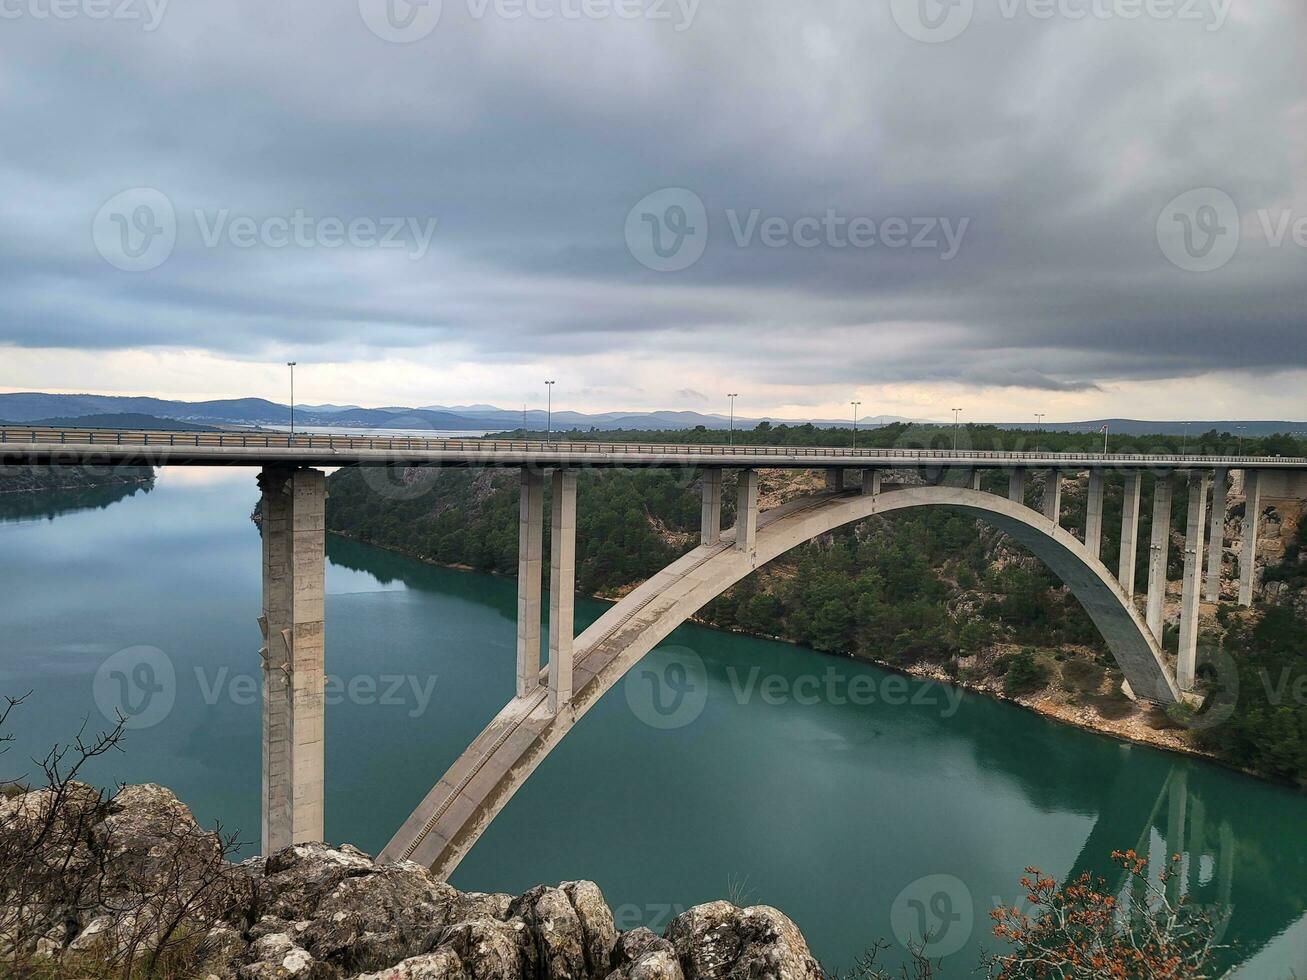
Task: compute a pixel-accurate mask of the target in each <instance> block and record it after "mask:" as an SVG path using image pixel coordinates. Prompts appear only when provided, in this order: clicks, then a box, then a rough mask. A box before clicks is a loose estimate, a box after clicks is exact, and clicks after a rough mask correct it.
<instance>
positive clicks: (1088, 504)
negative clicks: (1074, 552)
mask: <svg viewBox="0 0 1307 980" xmlns="http://www.w3.org/2000/svg"><path fill="white" fill-rule="evenodd" d="M1085 547H1086V548H1088V549H1089V553H1090V554H1091V555H1093V556H1094V557H1095V558H1097V557H1099V556H1100V555H1101V554H1102V552H1103V471H1102V470H1090V471H1089V496H1088V497H1087V498H1086V499H1085Z"/></svg>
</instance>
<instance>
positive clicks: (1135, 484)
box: [1116, 471, 1141, 597]
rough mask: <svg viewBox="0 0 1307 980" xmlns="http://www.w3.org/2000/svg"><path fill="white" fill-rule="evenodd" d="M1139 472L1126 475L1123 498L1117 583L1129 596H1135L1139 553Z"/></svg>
mask: <svg viewBox="0 0 1307 980" xmlns="http://www.w3.org/2000/svg"><path fill="white" fill-rule="evenodd" d="M1140 482H1141V477H1140V475H1139V473H1138V471H1131V472H1129V473H1127V474H1126V475H1125V492H1124V496H1123V497H1122V498H1121V559H1120V563H1119V564H1118V566H1117V575H1116V578H1117V581H1118V582H1120V583H1121V590H1122V591H1123V592H1124V593H1125V594H1126V595H1128V596H1131V597H1133V596H1134V594H1135V556H1136V555H1137V554H1138V551H1139V485H1140Z"/></svg>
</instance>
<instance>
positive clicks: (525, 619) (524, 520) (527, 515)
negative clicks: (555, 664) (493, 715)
mask: <svg viewBox="0 0 1307 980" xmlns="http://www.w3.org/2000/svg"><path fill="white" fill-rule="evenodd" d="M544 530H545V477H544V474H543V473H541V472H540V471H539V470H535V469H530V468H527V467H523V469H522V491H521V499H520V501H519V504H518V522H517V696H518V697H519V698H523V697H526V696H527V695H528V694H532V693H534V692H535V691H536V690H537V689H538V688H539V687H540V576H541V573H542V572H543V570H544V569H543V564H544V536H545V535H544Z"/></svg>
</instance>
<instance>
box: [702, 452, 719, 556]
mask: <svg viewBox="0 0 1307 980" xmlns="http://www.w3.org/2000/svg"><path fill="white" fill-rule="evenodd" d="M702 472H703V509H702V511H701V512H700V518H699V543H700V544H716V543H717V542H718V541H720V540H721V537H722V471H721V469H719V468H718V467H715V466H714V467H712V468H711V469H706V470H703V471H702Z"/></svg>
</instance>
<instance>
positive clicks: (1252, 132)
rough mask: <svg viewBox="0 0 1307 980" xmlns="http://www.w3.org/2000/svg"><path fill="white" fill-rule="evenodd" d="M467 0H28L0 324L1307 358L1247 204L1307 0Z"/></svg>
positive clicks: (258, 334) (1094, 380)
mask: <svg viewBox="0 0 1307 980" xmlns="http://www.w3.org/2000/svg"><path fill="white" fill-rule="evenodd" d="M444 6H445V10H444V16H443V17H442V20H441V22H440V24H439V26H438V27H437V28H436V29H435V31H434V32H433V33H432V34H431V36H430V37H428V38H426V39H424V40H422V41H420V42H417V43H415V44H411V45H392V44H386V43H384V42H382V41H381V40H379V39H378V38H377V37H375V36H373V35H372V34H371V33H370V32H369V31H368V30H367V29H366V28H365V27H364V25H363V22H362V20H361V18H360V17H359V14H358V10H357V8H356V6H355V4H354V3H351V2H342V3H337V4H321V3H314V2H310V0H298V2H282V3H278V4H275V5H267V4H255V3H253V2H246V0H233V2H232V3H230V4H224V5H222V6H221V7H220V8H219V7H212V8H210V7H205V6H203V5H194V4H192V5H181V4H174V5H173V6H170V7H169V8H168V9H167V10H166V13H165V16H164V20H163V22H162V25H161V26H160V28H159V29H158V30H157V31H155V32H153V33H145V32H143V31H141V30H140V29H139V28H138V27H136V26H133V25H129V24H124V23H115V22H112V21H106V22H101V21H90V20H87V19H85V18H82V19H74V20H70V21H37V20H33V19H31V18H30V17H28V18H25V19H24V18H20V19H18V20H12V21H8V22H6V23H5V25H4V31H3V34H0V52H3V54H4V59H3V63H4V66H5V67H4V68H2V69H0V73H2V74H0V77H3V78H4V80H5V81H6V82H7V83H8V84H5V85H3V86H2V87H0V125H2V126H3V129H4V131H5V132H6V133H7V134H9V137H10V139H9V140H8V145H7V147H6V154H5V161H4V162H3V164H0V181H3V184H4V190H5V195H4V196H5V200H6V202H8V204H7V207H6V211H5V217H4V219H3V225H2V226H0V303H2V304H3V308H4V310H5V316H4V319H3V321H2V322H0V342H4V343H9V344H14V345H18V346H26V347H56V348H58V347H69V348H91V349H103V350H109V349H121V348H151V347H161V346H162V347H185V348H199V349H205V350H210V351H214V352H217V353H219V354H224V355H229V356H232V357H237V358H246V359H257V358H259V357H260V356H263V355H264V354H266V353H267V352H268V351H270V350H275V349H277V348H279V347H281V346H286V345H289V346H293V347H295V348H296V349H304V350H311V351H314V352H316V356H318V357H320V358H335V359H341V360H350V359H358V360H367V359H370V358H375V357H380V356H382V355H384V354H386V353H393V352H395V351H403V350H405V349H408V348H414V347H420V346H423V345H427V344H431V343H452V344H457V345H460V346H461V347H462V348H465V349H466V350H467V351H469V353H470V356H472V357H474V358H476V359H479V360H483V361H487V362H509V361H513V360H515V359H521V358H533V357H546V356H547V357H566V356H569V355H573V354H589V353H594V352H596V351H608V352H614V353H618V354H629V355H631V356H639V357H641V358H644V359H646V360H652V361H654V362H659V361H660V359H661V360H662V361H665V362H666V363H667V364H669V365H672V364H675V363H676V362H677V360H678V359H684V358H686V357H705V356H720V357H728V358H731V359H732V361H733V362H734V363H735V364H736V365H737V366H739V367H740V368H741V369H743V370H747V371H748V372H749V373H750V375H751V376H752V377H754V378H757V379H759V380H762V381H773V382H778V383H779V382H780V381H782V380H786V381H792V380H793V379H794V378H795V377H796V376H811V377H813V378H820V379H822V380H823V381H843V380H848V381H850V382H852V383H861V382H866V381H887V382H889V381H918V380H919V381H959V382H963V383H968V384H979V385H999V386H1017V387H1029V388H1036V389H1042V390H1047V391H1093V390H1096V389H1097V388H1098V387H1099V386H1100V385H1102V384H1104V383H1106V382H1110V381H1114V380H1149V379H1165V378H1184V377H1191V376H1197V375H1201V374H1203V373H1206V372H1210V371H1212V370H1215V369H1218V368H1234V369H1240V370H1246V371H1251V372H1271V371H1279V370H1283V369H1284V368H1286V367H1290V366H1295V367H1302V366H1307V344H1305V343H1304V340H1303V331H1302V310H1303V309H1304V308H1307V276H1304V275H1303V274H1302V273H1303V269H1304V267H1305V266H1307V250H1304V249H1302V248H1299V247H1296V246H1293V245H1286V246H1284V247H1281V248H1271V247H1269V246H1268V245H1267V244H1266V243H1265V242H1264V241H1261V240H1259V239H1258V237H1257V235H1256V230H1257V223H1256V219H1255V214H1256V212H1257V210H1258V209H1262V208H1270V209H1284V208H1290V209H1293V210H1294V213H1295V215H1296V216H1297V217H1298V218H1307V179H1304V178H1305V177H1307V149H1305V148H1304V144H1303V141H1302V139H1301V136H1300V134H1301V132H1302V131H1303V126H1302V123H1303V122H1304V119H1307V98H1305V92H1304V87H1305V86H1304V78H1303V76H1302V74H1301V69H1300V65H1299V61H1298V59H1299V57H1300V51H1301V44H1302V40H1303V34H1304V27H1305V26H1307V25H1305V22H1304V21H1305V18H1307V15H1305V14H1304V13H1303V11H1302V8H1301V7H1300V6H1295V5H1294V4H1293V3H1292V0H1267V2H1266V3H1264V4H1258V5H1256V6H1255V7H1252V9H1245V8H1244V7H1241V8H1239V10H1238V11H1237V12H1234V13H1232V14H1231V16H1230V19H1229V21H1228V22H1227V23H1225V25H1224V26H1223V27H1222V28H1221V29H1220V30H1217V31H1207V30H1205V28H1204V27H1203V26H1202V25H1196V24H1184V23H1176V22H1153V21H1148V20H1147V19H1143V20H1131V21H1126V20H1116V21H1112V22H1096V21H1094V20H1092V19H1089V20H1084V21H1067V20H1059V19H1054V20H1050V21H1041V20H1037V19H1033V18H1030V17H1019V18H1016V19H1013V20H1008V19H1005V18H1003V17H1002V16H1000V14H999V12H998V7H997V6H996V5H993V4H986V3H985V2H984V0H981V2H980V3H979V4H978V12H977V15H976V19H975V21H974V22H973V24H972V25H971V27H970V28H969V29H968V30H967V31H966V33H964V34H963V35H962V36H961V37H959V38H957V39H956V40H954V41H951V42H949V43H946V44H934V45H932V44H923V43H921V42H919V41H915V40H913V39H911V38H909V37H907V36H906V35H905V34H903V33H902V32H901V31H900V30H899V29H898V28H897V27H896V26H895V23H894V20H893V18H892V17H891V15H890V11H889V4H888V2H872V3H867V2H865V0H864V2H844V0H831V2H828V3H823V4H821V5H794V4H785V3H781V2H780V0H720V2H713V0H703V3H702V4H701V6H700V7H699V9H698V13H697V16H696V18H695V20H694V22H693V23H692V25H691V26H690V27H689V29H687V30H684V31H680V32H678V31H676V30H675V29H674V27H673V26H672V25H671V24H669V23H660V22H645V21H631V22H626V21H604V22H586V21H564V20H561V19H556V20H552V21H547V22H540V21H533V20H530V19H523V20H519V21H505V20H501V19H497V18H495V17H493V16H492V17H488V18H486V19H483V20H477V19H475V18H472V17H470V16H469V15H468V7H467V6H466V4H465V3H464V2H455V0H446V2H445V5H444ZM1295 30H1296V31H1297V36H1295ZM18 79H21V80H22V83H21V84H18V81H17V80H18ZM136 186H150V187H156V188H158V189H160V190H162V191H163V192H165V193H166V194H167V195H168V197H169V199H170V200H171V201H172V203H173V205H174V207H175V209H176V213H177V215H178V218H179V228H178V241H177V247H176V250H175V252H174V253H173V254H172V256H171V257H170V258H169V259H168V260H167V261H166V262H165V263H164V264H163V265H161V266H160V267H159V268H157V269H154V270H152V271H149V272H143V273H124V272H120V271H118V270H117V269H115V268H113V267H112V266H110V265H109V264H108V263H106V262H105V261H104V260H103V259H102V258H101V257H100V255H98V254H97V253H96V251H95V249H94V247H93V242H92V238H91V234H90V228H91V224H92V219H93V217H94V216H95V214H96V212H97V210H98V209H99V208H100V206H101V205H102V204H103V203H104V202H105V201H107V200H108V199H110V198H111V197H112V196H113V195H115V194H116V193H118V192H120V191H122V190H124V189H126V188H130V187H136ZM1205 186H1215V187H1219V188H1221V189H1223V190H1225V191H1226V192H1228V193H1229V194H1230V195H1232V196H1233V198H1234V199H1235V201H1236V202H1237V204H1238V205H1239V207H1240V209H1241V211H1242V212H1243V214H1244V219H1245V233H1246V235H1247V237H1246V238H1245V240H1244V242H1243V243H1242V245H1241V248H1240V251H1239V254H1238V255H1237V256H1236V257H1235V258H1234V259H1233V261H1231V262H1230V263H1229V264H1228V265H1226V266H1225V267H1224V268H1222V269H1219V270H1217V271H1214V272H1211V273H1207V274H1196V273H1192V272H1185V271H1182V270H1181V269H1178V268H1176V267H1175V266H1174V265H1172V264H1171V263H1170V262H1168V261H1167V259H1166V257H1165V256H1164V255H1163V253H1162V250H1161V248H1160V247H1159V244H1158V241H1157V235H1156V228H1157V224H1158V220H1159V216H1161V215H1162V212H1163V209H1164V207H1165V206H1166V205H1167V203H1168V201H1170V200H1171V199H1172V198H1174V197H1175V196H1176V195H1177V194H1179V193H1181V192H1183V191H1185V190H1188V189H1190V188H1194V187H1205ZM663 187H684V188H689V189H691V190H693V191H694V192H695V193H696V194H697V195H698V196H699V197H700V198H701V199H702V200H703V202H704V203H705V206H706V208H707V214H708V229H709V238H708V244H707V248H706V250H705V252H704V255H703V258H702V259H701V260H700V261H698V262H697V263H696V264H694V265H693V266H692V267H690V268H688V269H686V270H684V271H682V272H675V273H659V272H654V271H651V270H649V269H647V268H645V267H644V266H642V265H641V264H640V263H639V262H637V261H636V260H635V259H634V258H633V257H632V255H631V253H630V252H629V251H628V248H627V243H626V240H625V238H624V235H623V228H624V224H625V222H626V218H627V213H628V211H629V210H630V209H631V208H632V206H633V205H634V204H635V203H636V202H637V201H638V200H640V199H641V198H642V197H643V196H644V195H646V194H648V193H650V192H652V191H656V190H658V189H659V188H663ZM197 209H198V210H200V211H202V212H205V213H206V214H207V215H212V214H214V213H216V212H218V211H220V210H223V209H226V210H227V211H228V212H230V213H231V214H232V215H236V216H240V215H246V216H250V217H254V218H256V219H259V220H262V219H265V218H268V217H275V216H285V215H290V214H292V213H293V212H294V211H295V210H296V209H304V211H305V212H307V213H309V214H311V215H313V216H315V217H336V218H339V219H341V220H342V221H348V220H350V219H352V218H357V217H377V218H379V217H384V216H398V217H411V218H414V219H419V220H424V219H427V218H435V219H437V220H438V226H437V231H436V234H435V237H434V240H433V243H432V248H431V251H430V252H429V253H428V254H426V255H425V256H424V257H423V258H421V259H419V260H416V261H414V260H412V259H410V258H408V257H406V255H405V254H404V253H403V252H400V251H386V250H382V249H371V250H369V249H350V248H323V247H320V248H281V249H276V248H269V247H255V248H250V249H239V248H235V247H233V246H231V245H227V244H224V245H220V246H219V247H216V248H208V247H205V245H204V242H203V241H202V235H201V232H200V229H199V228H198V227H197V222H196V220H195V218H194V212H195V211H196V210H197ZM755 210H756V211H757V212H758V213H759V216H760V218H766V217H776V218H782V219H785V221H786V222H794V221H796V220H798V219H801V218H805V217H821V216H822V215H824V214H825V213H826V212H827V211H828V210H830V211H833V212H835V213H836V214H837V215H839V216H840V217H842V218H843V219H852V218H871V219H874V220H876V221H877V222H880V221H882V220H884V219H885V218H890V217H905V218H909V219H911V218H946V219H949V220H951V221H953V222H958V221H961V220H963V219H965V220H966V221H967V222H968V223H969V224H968V226H967V232H966V235H965V238H964V239H963V241H962V245H961V248H960V250H959V251H958V253H957V256H956V257H955V258H953V259H952V260H951V261H941V259H940V256H939V254H938V251H931V250H919V249H911V248H903V249H889V248H886V247H883V246H881V247H872V248H867V249H854V248H849V247H843V248H835V247H828V246H826V245H819V246H817V247H814V248H803V247H800V246H799V245H797V244H790V245H787V246H785V247H780V248H768V247H765V246H762V245H760V244H757V243H755V244H753V245H752V246H751V247H745V248H741V247H738V246H737V245H736V244H735V243H734V242H733V240H732V228H731V218H730V217H728V212H732V213H733V214H734V215H735V216H736V218H739V216H742V215H744V216H747V215H748V214H749V213H750V212H753V211H755ZM591 380H592V381H594V382H595V385H596V386H597V385H601V384H602V383H603V381H604V379H602V378H595V379H591ZM592 387H593V386H592ZM681 394H682V397H683V398H687V399H689V398H695V397H697V398H702V397H703V396H701V395H699V394H698V393H697V392H693V391H684V392H682V393H681Z"/></svg>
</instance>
